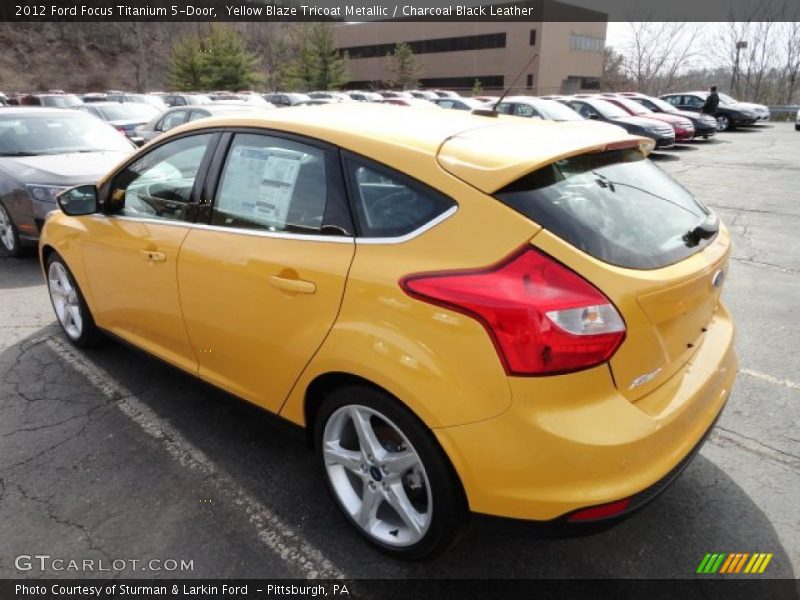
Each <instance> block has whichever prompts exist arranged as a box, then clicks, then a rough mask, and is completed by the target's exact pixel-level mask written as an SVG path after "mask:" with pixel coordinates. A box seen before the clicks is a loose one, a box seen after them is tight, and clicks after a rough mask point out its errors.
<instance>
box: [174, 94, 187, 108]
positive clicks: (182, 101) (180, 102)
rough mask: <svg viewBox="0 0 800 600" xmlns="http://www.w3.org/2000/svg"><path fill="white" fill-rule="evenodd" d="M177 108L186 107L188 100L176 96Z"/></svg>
mask: <svg viewBox="0 0 800 600" xmlns="http://www.w3.org/2000/svg"><path fill="white" fill-rule="evenodd" d="M175 106H186V99H185V98H184V97H183V96H175Z"/></svg>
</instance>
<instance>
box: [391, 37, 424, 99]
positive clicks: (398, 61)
mask: <svg viewBox="0 0 800 600" xmlns="http://www.w3.org/2000/svg"><path fill="white" fill-rule="evenodd" d="M387 58H388V59H389V65H388V70H389V72H390V73H391V74H392V87H397V88H400V89H403V90H407V89H409V88H415V87H419V77H420V75H422V65H421V64H419V62H417V59H416V57H415V56H414V51H413V50H411V46H409V45H408V44H406V43H405V42H400V43H399V44H396V45H395V47H394V52H393V53H392V54H389V55H387Z"/></svg>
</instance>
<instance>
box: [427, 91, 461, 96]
mask: <svg viewBox="0 0 800 600" xmlns="http://www.w3.org/2000/svg"><path fill="white" fill-rule="evenodd" d="M431 91H432V92H433V93H434V94H436V95H437V96H439V98H461V94H459V93H458V92H453V91H450V90H431Z"/></svg>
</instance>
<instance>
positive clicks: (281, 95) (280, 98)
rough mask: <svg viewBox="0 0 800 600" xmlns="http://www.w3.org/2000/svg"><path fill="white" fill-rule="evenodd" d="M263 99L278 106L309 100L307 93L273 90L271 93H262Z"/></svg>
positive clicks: (292, 104)
mask: <svg viewBox="0 0 800 600" xmlns="http://www.w3.org/2000/svg"><path fill="white" fill-rule="evenodd" d="M264 100H266V101H267V102H269V103H270V104H273V105H275V106H276V107H278V108H283V107H286V106H294V105H295V104H297V103H298V102H303V101H304V100H310V98H309V97H308V94H298V93H295V92H273V93H272V94H264Z"/></svg>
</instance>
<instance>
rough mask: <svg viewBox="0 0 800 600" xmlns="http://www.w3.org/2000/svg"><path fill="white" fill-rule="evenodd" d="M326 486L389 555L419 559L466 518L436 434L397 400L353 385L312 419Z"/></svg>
mask: <svg viewBox="0 0 800 600" xmlns="http://www.w3.org/2000/svg"><path fill="white" fill-rule="evenodd" d="M315 441H316V448H317V451H318V453H319V458H320V461H321V463H322V469H323V474H324V477H325V480H326V482H327V484H328V488H329V490H330V492H331V494H332V496H333V497H334V499H335V501H336V503H337V504H338V505H339V507H340V508H341V510H342V511H343V512H344V514H345V516H346V517H347V519H348V521H350V523H351V524H352V525H353V526H354V527H355V528H356V529H357V530H358V532H359V533H360V534H361V535H362V536H364V537H365V538H366V539H367V540H369V541H370V542H371V543H372V544H374V545H376V546H377V547H378V548H380V549H381V550H383V551H384V552H386V553H388V554H390V555H392V556H394V557H396V558H402V559H409V560H413V559H421V558H425V557H427V556H430V555H432V554H435V553H437V552H439V551H441V550H444V549H446V548H447V547H449V546H450V545H451V544H452V542H453V541H454V540H455V539H456V537H457V535H458V534H459V533H460V532H461V531H462V529H463V527H464V526H465V525H466V522H467V519H468V514H469V513H468V509H467V503H466V500H465V497H464V492H463V490H462V488H461V484H460V482H459V481H458V478H457V477H456V475H455V473H454V471H453V468H452V466H451V465H450V463H449V461H448V460H447V457H446V456H445V455H444V453H443V452H442V450H441V448H440V447H439V445H438V443H437V442H436V439H435V437H434V436H433V434H432V433H431V432H430V430H428V429H427V428H426V427H425V426H424V425H423V424H422V423H421V422H420V421H419V420H418V419H417V418H416V417H415V416H414V415H413V414H411V413H410V412H409V411H408V409H406V408H405V407H404V406H402V405H400V403H399V402H397V401H396V400H395V399H394V398H392V397H391V396H389V395H388V394H385V393H383V392H381V391H379V390H376V389H373V388H371V387H367V386H360V385H350V386H345V387H341V388H338V389H336V390H335V391H333V392H332V393H330V394H329V395H328V397H327V398H326V399H325V401H324V404H323V405H322V407H321V408H320V413H319V416H318V418H317V419H316V423H315Z"/></svg>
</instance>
